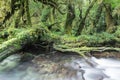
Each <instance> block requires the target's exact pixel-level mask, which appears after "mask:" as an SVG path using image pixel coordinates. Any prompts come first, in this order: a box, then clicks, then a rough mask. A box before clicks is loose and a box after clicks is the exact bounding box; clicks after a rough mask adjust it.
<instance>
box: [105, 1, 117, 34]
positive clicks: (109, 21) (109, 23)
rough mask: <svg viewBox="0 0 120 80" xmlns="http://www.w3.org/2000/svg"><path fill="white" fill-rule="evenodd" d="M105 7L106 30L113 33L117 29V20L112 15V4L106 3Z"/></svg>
mask: <svg viewBox="0 0 120 80" xmlns="http://www.w3.org/2000/svg"><path fill="white" fill-rule="evenodd" d="M104 7H105V15H106V16H105V20H106V31H107V32H108V33H113V32H115V30H116V27H115V22H114V19H113V17H112V10H111V5H110V4H108V3H105V4H104Z"/></svg>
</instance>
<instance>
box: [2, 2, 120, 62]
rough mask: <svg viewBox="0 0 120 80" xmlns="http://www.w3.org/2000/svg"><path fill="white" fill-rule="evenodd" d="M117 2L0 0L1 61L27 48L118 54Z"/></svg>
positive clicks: (119, 10) (119, 24)
mask: <svg viewBox="0 0 120 80" xmlns="http://www.w3.org/2000/svg"><path fill="white" fill-rule="evenodd" d="M119 5H120V1H119V0H0V61H1V60H3V59H4V58H6V57H7V56H9V55H11V54H14V53H15V52H17V51H19V50H21V49H23V48H24V47H26V46H28V45H32V46H34V47H40V46H41V47H44V48H46V49H48V50H49V48H51V47H52V48H54V49H55V50H59V51H62V52H66V51H72V52H77V53H79V54H81V55H82V56H84V55H83V53H88V52H90V51H105V50H115V51H120V6H119Z"/></svg>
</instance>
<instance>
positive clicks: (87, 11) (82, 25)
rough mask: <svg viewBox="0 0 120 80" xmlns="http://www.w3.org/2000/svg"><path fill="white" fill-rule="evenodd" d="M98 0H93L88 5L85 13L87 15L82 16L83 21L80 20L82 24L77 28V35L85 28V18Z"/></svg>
mask: <svg viewBox="0 0 120 80" xmlns="http://www.w3.org/2000/svg"><path fill="white" fill-rule="evenodd" d="M96 1H97V0H93V2H92V3H91V4H90V6H89V7H88V9H87V10H86V13H85V16H84V17H83V18H82V20H81V22H80V25H79V27H78V30H77V33H76V36H79V35H80V34H81V32H82V30H83V28H84V25H85V20H86V18H87V16H88V14H89V12H90V10H91V8H92V7H93V5H94V4H95V2H96Z"/></svg>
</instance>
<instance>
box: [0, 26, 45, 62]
mask: <svg viewBox="0 0 120 80" xmlns="http://www.w3.org/2000/svg"><path fill="white" fill-rule="evenodd" d="M44 33H47V30H46V29H45V28H42V27H39V26H38V27H34V28H31V29H28V30H26V29H25V30H24V31H22V32H21V33H18V34H17V35H16V36H15V37H14V38H12V39H9V40H7V41H5V42H3V43H2V44H0V61H2V60H4V59H5V58H7V57H8V56H10V55H12V54H14V53H15V52H17V51H19V50H21V49H22V48H23V47H24V46H25V45H26V44H31V43H33V42H35V41H36V40H38V38H39V37H40V36H41V35H44Z"/></svg>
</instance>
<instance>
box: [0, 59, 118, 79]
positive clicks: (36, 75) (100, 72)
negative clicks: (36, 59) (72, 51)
mask: <svg viewBox="0 0 120 80" xmlns="http://www.w3.org/2000/svg"><path fill="white" fill-rule="evenodd" d="M61 60H62V59H61ZM47 62H48V63H47ZM49 63H50V65H49V66H53V63H54V62H50V61H49V60H46V62H45V64H44V65H46V64H49ZM62 66H63V67H64V68H60V70H61V71H62V72H61V73H59V72H51V73H48V72H43V73H42V71H47V70H46V69H47V66H44V67H46V68H43V66H41V68H39V70H38V68H36V65H35V64H33V63H29V62H26V63H22V64H20V65H19V66H17V67H16V68H14V69H12V70H9V71H4V72H0V80H120V60H117V59H112V58H99V59H97V58H95V57H91V58H89V59H87V60H86V59H81V58H77V59H76V58H74V59H72V60H71V61H68V62H67V61H66V62H65V64H63V65H62ZM43 69H44V70H43ZM50 69H52V68H51V67H48V71H49V70H50ZM63 69H64V70H63ZM65 69H66V70H65ZM61 74H62V75H61Z"/></svg>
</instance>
